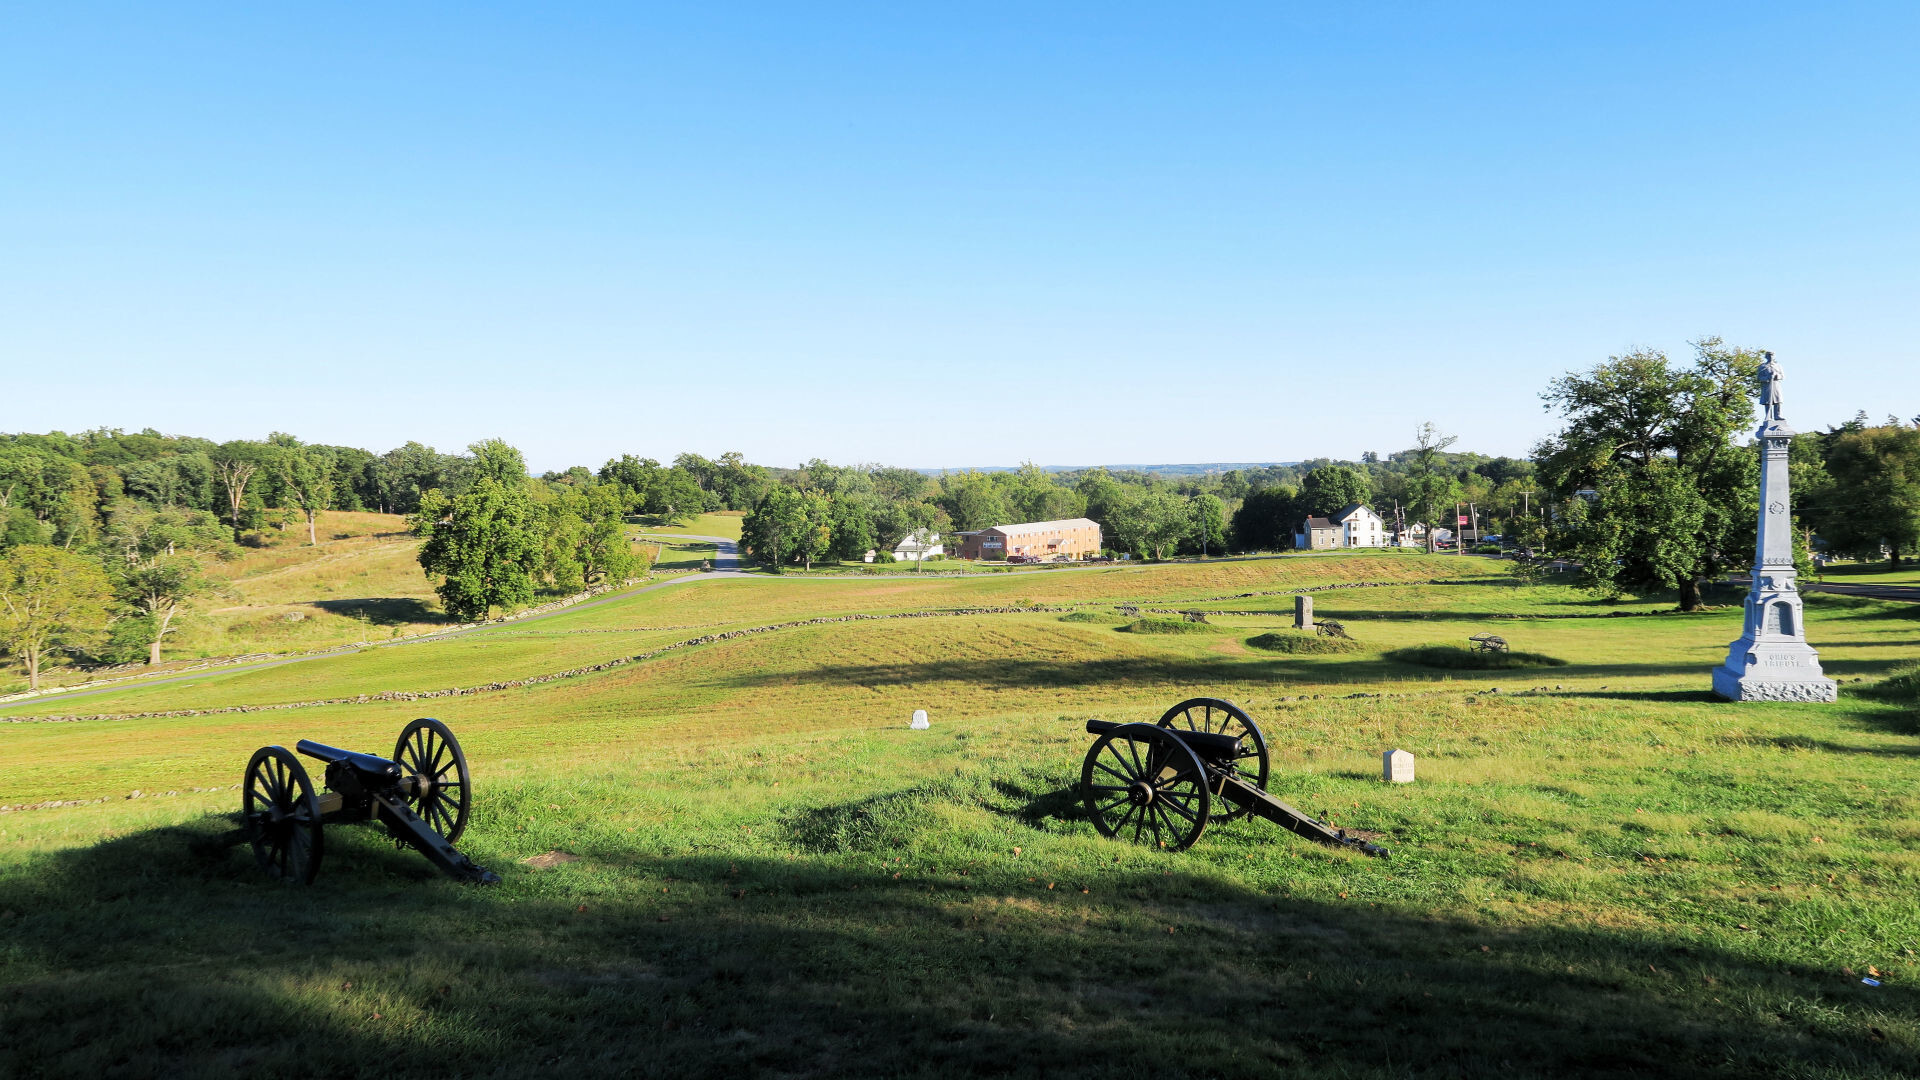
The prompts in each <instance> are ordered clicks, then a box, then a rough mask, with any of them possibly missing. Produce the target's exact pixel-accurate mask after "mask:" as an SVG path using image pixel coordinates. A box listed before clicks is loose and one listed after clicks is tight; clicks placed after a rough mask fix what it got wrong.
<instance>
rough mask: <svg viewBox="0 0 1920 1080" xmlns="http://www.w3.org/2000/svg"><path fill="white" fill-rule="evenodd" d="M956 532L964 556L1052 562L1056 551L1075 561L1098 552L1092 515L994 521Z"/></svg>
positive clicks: (1098, 525)
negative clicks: (1016, 522) (988, 526)
mask: <svg viewBox="0 0 1920 1080" xmlns="http://www.w3.org/2000/svg"><path fill="white" fill-rule="evenodd" d="M955 535H956V536H958V537H959V539H960V557H961V558H963V559H1005V558H1007V557H1008V556H1013V555H1018V556H1021V557H1022V558H1023V559H1034V560H1036V561H1039V562H1053V561H1055V556H1059V555H1065V556H1066V557H1067V558H1068V559H1070V560H1076V561H1077V560H1080V559H1085V558H1088V557H1090V556H1094V555H1098V554H1100V524H1099V522H1096V521H1094V520H1093V519H1091V518H1068V519H1066V520H1065V521H1029V522H1026V523H1024V524H1020V525H995V526H994V527H993V528H991V529H978V530H975V531H972V532H962V533H956V534H955Z"/></svg>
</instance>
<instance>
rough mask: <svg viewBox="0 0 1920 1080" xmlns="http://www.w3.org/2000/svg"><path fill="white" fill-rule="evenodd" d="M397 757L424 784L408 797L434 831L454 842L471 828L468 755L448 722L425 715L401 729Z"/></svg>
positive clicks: (415, 811) (395, 747) (409, 803)
mask: <svg viewBox="0 0 1920 1080" xmlns="http://www.w3.org/2000/svg"><path fill="white" fill-rule="evenodd" d="M393 760H395V761H397V762H399V763H400V767H401V768H402V769H405V770H406V771H407V772H409V773H411V774H413V775H414V776H417V777H419V778H420V781H421V783H420V787H419V790H417V791H416V792H415V793H414V794H413V795H411V796H409V797H408V799H407V803H408V805H410V806H412V807H413V812H414V813H416V814H419V815H420V816H421V817H422V818H423V819H425V820H426V823H427V824H428V825H429V826H431V827H432V828H433V831H434V832H437V833H439V834H440V835H441V836H443V837H445V838H446V841H447V843H449V844H451V843H453V842H454V841H456V840H458V839H460V834H461V833H463V832H465V831H466V829H467V808H468V806H470V805H471V804H472V803H473V787H472V785H471V784H470V783H469V782H468V780H467V755H465V754H463V753H461V752H460V740H459V739H456V738H454V737H453V732H452V730H451V729H449V728H448V727H447V725H445V724H443V723H441V722H440V721H438V720H435V719H433V718H432V717H427V716H423V717H421V718H420V719H418V720H415V721H413V722H412V723H410V724H408V725H407V726H406V727H404V728H402V729H401V730H400V741H399V742H397V743H395V744H394V747H393Z"/></svg>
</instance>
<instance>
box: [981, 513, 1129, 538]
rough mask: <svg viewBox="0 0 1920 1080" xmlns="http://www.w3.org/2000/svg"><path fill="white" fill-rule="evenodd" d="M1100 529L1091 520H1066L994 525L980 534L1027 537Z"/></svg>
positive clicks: (1097, 524) (1098, 524)
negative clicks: (1069, 530)
mask: <svg viewBox="0 0 1920 1080" xmlns="http://www.w3.org/2000/svg"><path fill="white" fill-rule="evenodd" d="M1099 527H1100V523H1099V522H1097V521H1095V520H1093V519H1092V518H1083V517H1081V518H1066V519H1064V520H1061V521H1028V522H1023V523H1021V524H1019V525H995V526H994V527H993V528H991V529H982V530H981V531H982V532H990V533H999V534H1000V535H1001V536H1029V535H1032V534H1033V533H1057V532H1060V531H1062V530H1065V529H1086V528H1094V529H1097V528H1099Z"/></svg>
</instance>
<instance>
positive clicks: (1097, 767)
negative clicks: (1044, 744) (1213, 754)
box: [1080, 724, 1213, 851]
mask: <svg viewBox="0 0 1920 1080" xmlns="http://www.w3.org/2000/svg"><path fill="white" fill-rule="evenodd" d="M1206 777H1207V773H1206V769H1205V767H1203V766H1202V765H1201V764H1200V759H1199V758H1198V757H1196V756H1194V753H1193V751H1191V750H1189V749H1187V744H1185V743H1183V742H1181V741H1180V740H1179V739H1178V738H1176V737H1174V735H1173V733H1172V732H1170V731H1168V730H1166V729H1165V728H1159V727H1155V726H1154V725H1152V724H1122V725H1120V726H1119V727H1117V728H1114V729H1113V730H1112V731H1109V732H1107V733H1106V734H1105V735H1102V736H1100V738H1099V739H1097V740H1095V741H1094V744H1093V749H1091V750H1089V751H1087V761H1086V764H1085V765H1084V766H1082V767H1081V769H1080V793H1081V797H1082V798H1084V799H1085V800H1086V803H1087V813H1088V814H1089V815H1090V816H1091V817H1092V818H1093V827H1094V828H1096V829H1098V830H1100V835H1102V836H1114V837H1119V838H1120V839H1122V840H1131V841H1133V842H1134V843H1136V844H1145V845H1147V846H1148V847H1155V848H1164V849H1166V850H1168V851H1185V850H1186V849H1187V848H1189V847H1191V846H1192V845H1193V842H1194V841H1195V840H1198V839H1200V834H1201V833H1202V832H1204V831H1205V830H1206V827H1207V813H1208V811H1209V809H1210V808H1211V805H1212V802H1213V796H1212V795H1211V794H1210V793H1209V792H1208V791H1207V779H1206Z"/></svg>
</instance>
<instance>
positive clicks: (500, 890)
mask: <svg viewBox="0 0 1920 1080" xmlns="http://www.w3.org/2000/svg"><path fill="white" fill-rule="evenodd" d="M215 827H224V822H221V821H212V820H210V821H209V822H208V823H206V824H203V825H196V826H194V827H191V828H188V829H168V830H152V831H146V832H138V833H133V834H130V835H127V836H123V837H120V838H117V839H114V840H110V841H107V842H104V843H101V844H98V845H95V846H92V847H87V848H78V849H70V850H65V851H58V852H53V853H47V854H41V855H36V856H32V857H29V858H27V859H25V860H23V861H21V862H18V863H16V864H13V865H11V866H9V867H7V868H6V869H5V870H4V871H0V923H4V926H5V939H4V940H5V949H6V956H7V959H8V966H7V969H6V975H5V978H4V981H0V1002H4V1005H5V1010H6V1013H7V1018H8V1029H7V1030H8V1038H7V1039H6V1040H3V1041H0V1071H4V1072H5V1073H6V1074H8V1075H16V1076H60V1075H76V1076H77V1075H86V1076H116V1075H128V1076H134V1075H205V1074H215V1073H218V1074H232V1073H236V1072H249V1073H267V1072H284V1073H290V1074H298V1075H347V1074H351V1075H365V1074H369V1073H374V1072H377V1073H378V1074H379V1075H382V1076H393V1077H414V1076H422V1077H424V1076H447V1075H482V1074H485V1075H497V1076H506V1075H556V1074H562V1073H564V1074H566V1075H570V1076H587V1077H594V1076H632V1075H642V1076H674V1077H681V1076H737V1075H743V1074H745V1075H775V1074H777V1075H788V1076H808V1077H813V1076H818V1077H827V1076H909V1077H933V1076H942V1077H944V1076H984V1075H994V1076H1009V1075H1010V1076H1034V1077H1040V1076H1046V1077H1082V1076H1086V1077H1093V1076H1100V1077H1107V1076H1113V1075H1125V1076H1147V1075H1152V1076H1172V1077H1186V1076H1192V1077H1202V1076H1282V1075H1286V1076H1302V1075H1305V1076H1405V1075H1420V1076H1431V1077H1484V1076H1489V1075H1494V1074H1499V1075H1512V1076H1568V1075H1578V1076H1583V1077H1585V1076H1620V1077H1626V1076H1656V1075H1674V1076H1703V1075H1720V1076H1752V1075H1785V1074H1792V1075H1813V1074H1816V1073H1817V1074H1819V1075H1831V1076H1843V1075H1844V1076H1895V1075H1903V1074H1907V1075H1910V1074H1911V1073H1912V1072H1913V1071H1914V1070H1915V1069H1916V1068H1920V1058H1917V1057H1916V1055H1915V1053H1914V1050H1913V1049H1912V1047H1911V1046H1910V1045H1905V1044H1904V1043H1902V1042H1901V1041H1899V1040H1897V1039H1896V1040H1889V1039H1887V1038H1886V1037H1885V1036H1884V1035H1882V1034H1881V1033H1880V1032H1879V1029H1878V1028H1875V1027H1873V1025H1874V1024H1875V1023H1885V1022H1886V1020H1885V1019H1882V1018H1883V1017H1896V1016H1903V1015H1911V1014H1912V1012H1913V1010H1914V1009H1915V1008H1916V1007H1920V995H1916V994H1915V993H1914V991H1913V990H1911V989H1909V988H1907V987H1904V986H1901V985H1893V984H1890V985H1888V986H1885V987H1882V988H1879V989H1878V990H1871V989H1868V988H1865V987H1862V986H1860V985H1859V984H1858V981H1857V980H1856V979H1852V978H1848V977H1844V976H1842V975H1840V974H1838V973H1836V972H1832V971H1826V970H1821V969H1817V968H1811V967H1807V966H1804V965H1801V964H1796V963H1792V962H1788V961H1783V960H1781V959H1779V958H1778V957H1777V956H1771V955H1768V953H1767V950H1766V949H1765V948H1764V947H1761V946H1760V945H1759V944H1758V942H1759V939H1758V938H1756V939H1754V940H1755V941H1756V946H1755V947H1754V948H1752V949H1740V950H1734V949H1729V948H1724V947H1720V946H1718V945H1714V944H1708V943H1702V942H1700V941H1699V940H1697V939H1692V938H1690V937H1689V936H1688V935H1687V934H1686V932H1684V931H1679V930H1676V931H1675V932H1674V933H1672V934H1665V933H1662V932H1657V931H1629V930H1621V929H1617V928H1608V927H1604V926H1601V925H1598V924H1581V923H1574V922H1566V921H1559V922H1555V923H1550V924H1549V923H1541V924H1535V925H1528V926H1521V927H1500V926H1489V925H1480V924H1476V923H1472V922H1469V921H1466V920H1463V919H1457V918H1443V917H1432V916H1428V915H1425V914H1423V913H1422V912H1420V911H1418V910H1408V909H1399V908H1395V907H1393V906H1392V905H1386V906H1378V907H1376V906H1373V905H1369V904H1365V903H1363V902H1361V901H1359V900H1354V901H1351V902H1333V901H1327V902H1319V901H1312V900H1303V899H1293V898H1290V896H1289V895H1288V891H1289V886H1288V880H1287V878H1286V877H1285V876H1284V875H1285V872H1286V865H1287V864H1286V863H1285V861H1284V860H1281V861H1279V862H1278V863H1277V865H1276V867H1275V872H1276V873H1279V874H1280V875H1281V876H1279V877H1272V876H1269V878H1268V879H1267V880H1268V884H1267V886H1266V887H1265V888H1255V887H1252V886H1250V885H1248V884H1246V883H1243V882H1241V881H1239V880H1237V879H1236V878H1234V877H1232V876H1230V875H1229V874H1227V873H1224V872H1223V871H1222V869H1221V868H1220V867H1219V866H1218V865H1217V864H1213V863H1209V862H1207V861H1205V860H1204V859H1201V858H1198V857H1196V856H1194V855H1192V854H1188V855H1171V856H1169V855H1162V854H1158V853H1153V852H1146V851H1142V850H1140V849H1137V848H1130V847H1127V846H1125V845H1119V844H1115V845H1112V850H1113V851H1114V852H1115V854H1116V855H1117V856H1120V857H1121V858H1122V859H1123V860H1124V861H1118V860H1117V861H1116V862H1114V863H1107V862H1106V861H1105V860H1104V859H1095V860H1088V861H1087V862H1086V863H1083V864H1080V865H1082V866H1090V867H1092V868H1091V869H1072V870H1061V871H1043V873H1065V872H1071V873H1073V874H1075V879H1073V880H1063V879H1061V878H1060V877H1057V876H1056V877H1053V878H1043V877H1042V875H1040V874H1035V873H1034V870H1035V869H1036V867H1035V866H1034V865H1033V864H1032V863H1030V862H1022V861H1020V860H1007V859H988V858H986V857H984V856H983V855H982V854H981V853H979V852H977V851H974V850H969V849H961V850H958V851H955V852H954V853H952V854H951V855H950V856H941V855H938V854H935V855H932V856H927V855H919V856H916V857H915V858H914V859H913V860H912V861H911V862H908V861H905V860H901V861H898V862H894V861H888V860H886V859H882V858H881V857H880V856H882V855H886V854H888V852H887V850H886V849H881V850H879V851H872V852H869V851H865V850H859V851H854V852H851V853H844V852H837V853H831V854H822V855H819V856H808V857H803V858H794V857H787V858H784V859H783V858H778V857H772V856H769V857H742V856H739V855H726V854H705V855H703V854H698V853H681V854H671V855H649V854H647V853H646V852H644V851H642V850H639V849H638V848H639V844H640V842H638V841H629V846H626V847H621V846H617V845H616V844H615V843H614V842H612V841H610V840H607V839H605V838H593V837H583V838H582V841H581V844H580V849H581V850H580V853H581V854H582V855H583V861H582V862H581V863H579V864H574V865H571V866H569V867H566V868H564V869H562V870H559V871H531V870H527V869H524V868H522V867H519V866H518V865H511V864H510V865H509V866H508V867H507V881H506V883H504V884H503V885H501V886H499V887H497V888H493V889H479V888H473V887H465V886H460V885H456V884H454V883H452V882H449V881H445V880H443V879H438V878H427V879H414V878H411V877H401V876H396V875H394V874H391V873H389V872H388V868H387V867H385V866H382V865H370V864H367V863H361V862H358V861H356V862H355V864H354V865H353V870H354V871H355V872H345V869H346V868H344V867H343V868H340V869H341V871H342V872H338V873H325V874H323V876H322V878H321V881H320V882H319V884H317V885H316V886H314V887H311V888H297V887H287V886H281V885H278V884H274V883H271V882H268V881H265V880H263V879H261V878H260V877H258V876H257V874H255V873H254V872H253V870H252V868H251V862H250V859H248V858H246V857H245V856H243V855H241V854H232V853H230V854H228V855H226V856H224V857H222V858H193V857H190V856H188V855H187V854H185V850H184V848H185V844H186V842H187V841H189V840H190V839H191V836H190V835H189V834H194V833H197V832H205V831H207V830H208V829H211V828H215ZM1083 827H1084V826H1083ZM1275 842H1276V843H1288V842H1290V841H1288V840H1286V839H1284V838H1281V839H1276V841H1275ZM1102 850H1103V851H1104V850H1105V849H1104V848H1103V849H1102ZM358 854H359V849H358V848H356V856H357V855H358ZM897 857H898V856H897V855H896V856H895V858H897ZM1328 857H1331V858H1338V857H1340V856H1337V855H1330V856H1328ZM1353 858H1354V866H1353V875H1354V878H1355V880H1356V881H1358V882H1361V883H1364V881H1365V879H1366V877H1367V876H1368V875H1372V874H1381V873H1387V872H1390V869H1391V864H1382V863H1373V862H1368V861H1365V860H1361V859H1359V858H1358V857H1357V856H1356V857H1353ZM330 869H332V868H330ZM1082 889H1085V890H1086V891H1084V892H1083V891H1081V890H1082ZM1388 1054H1391V1058H1390V1059H1389V1058H1388Z"/></svg>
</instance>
